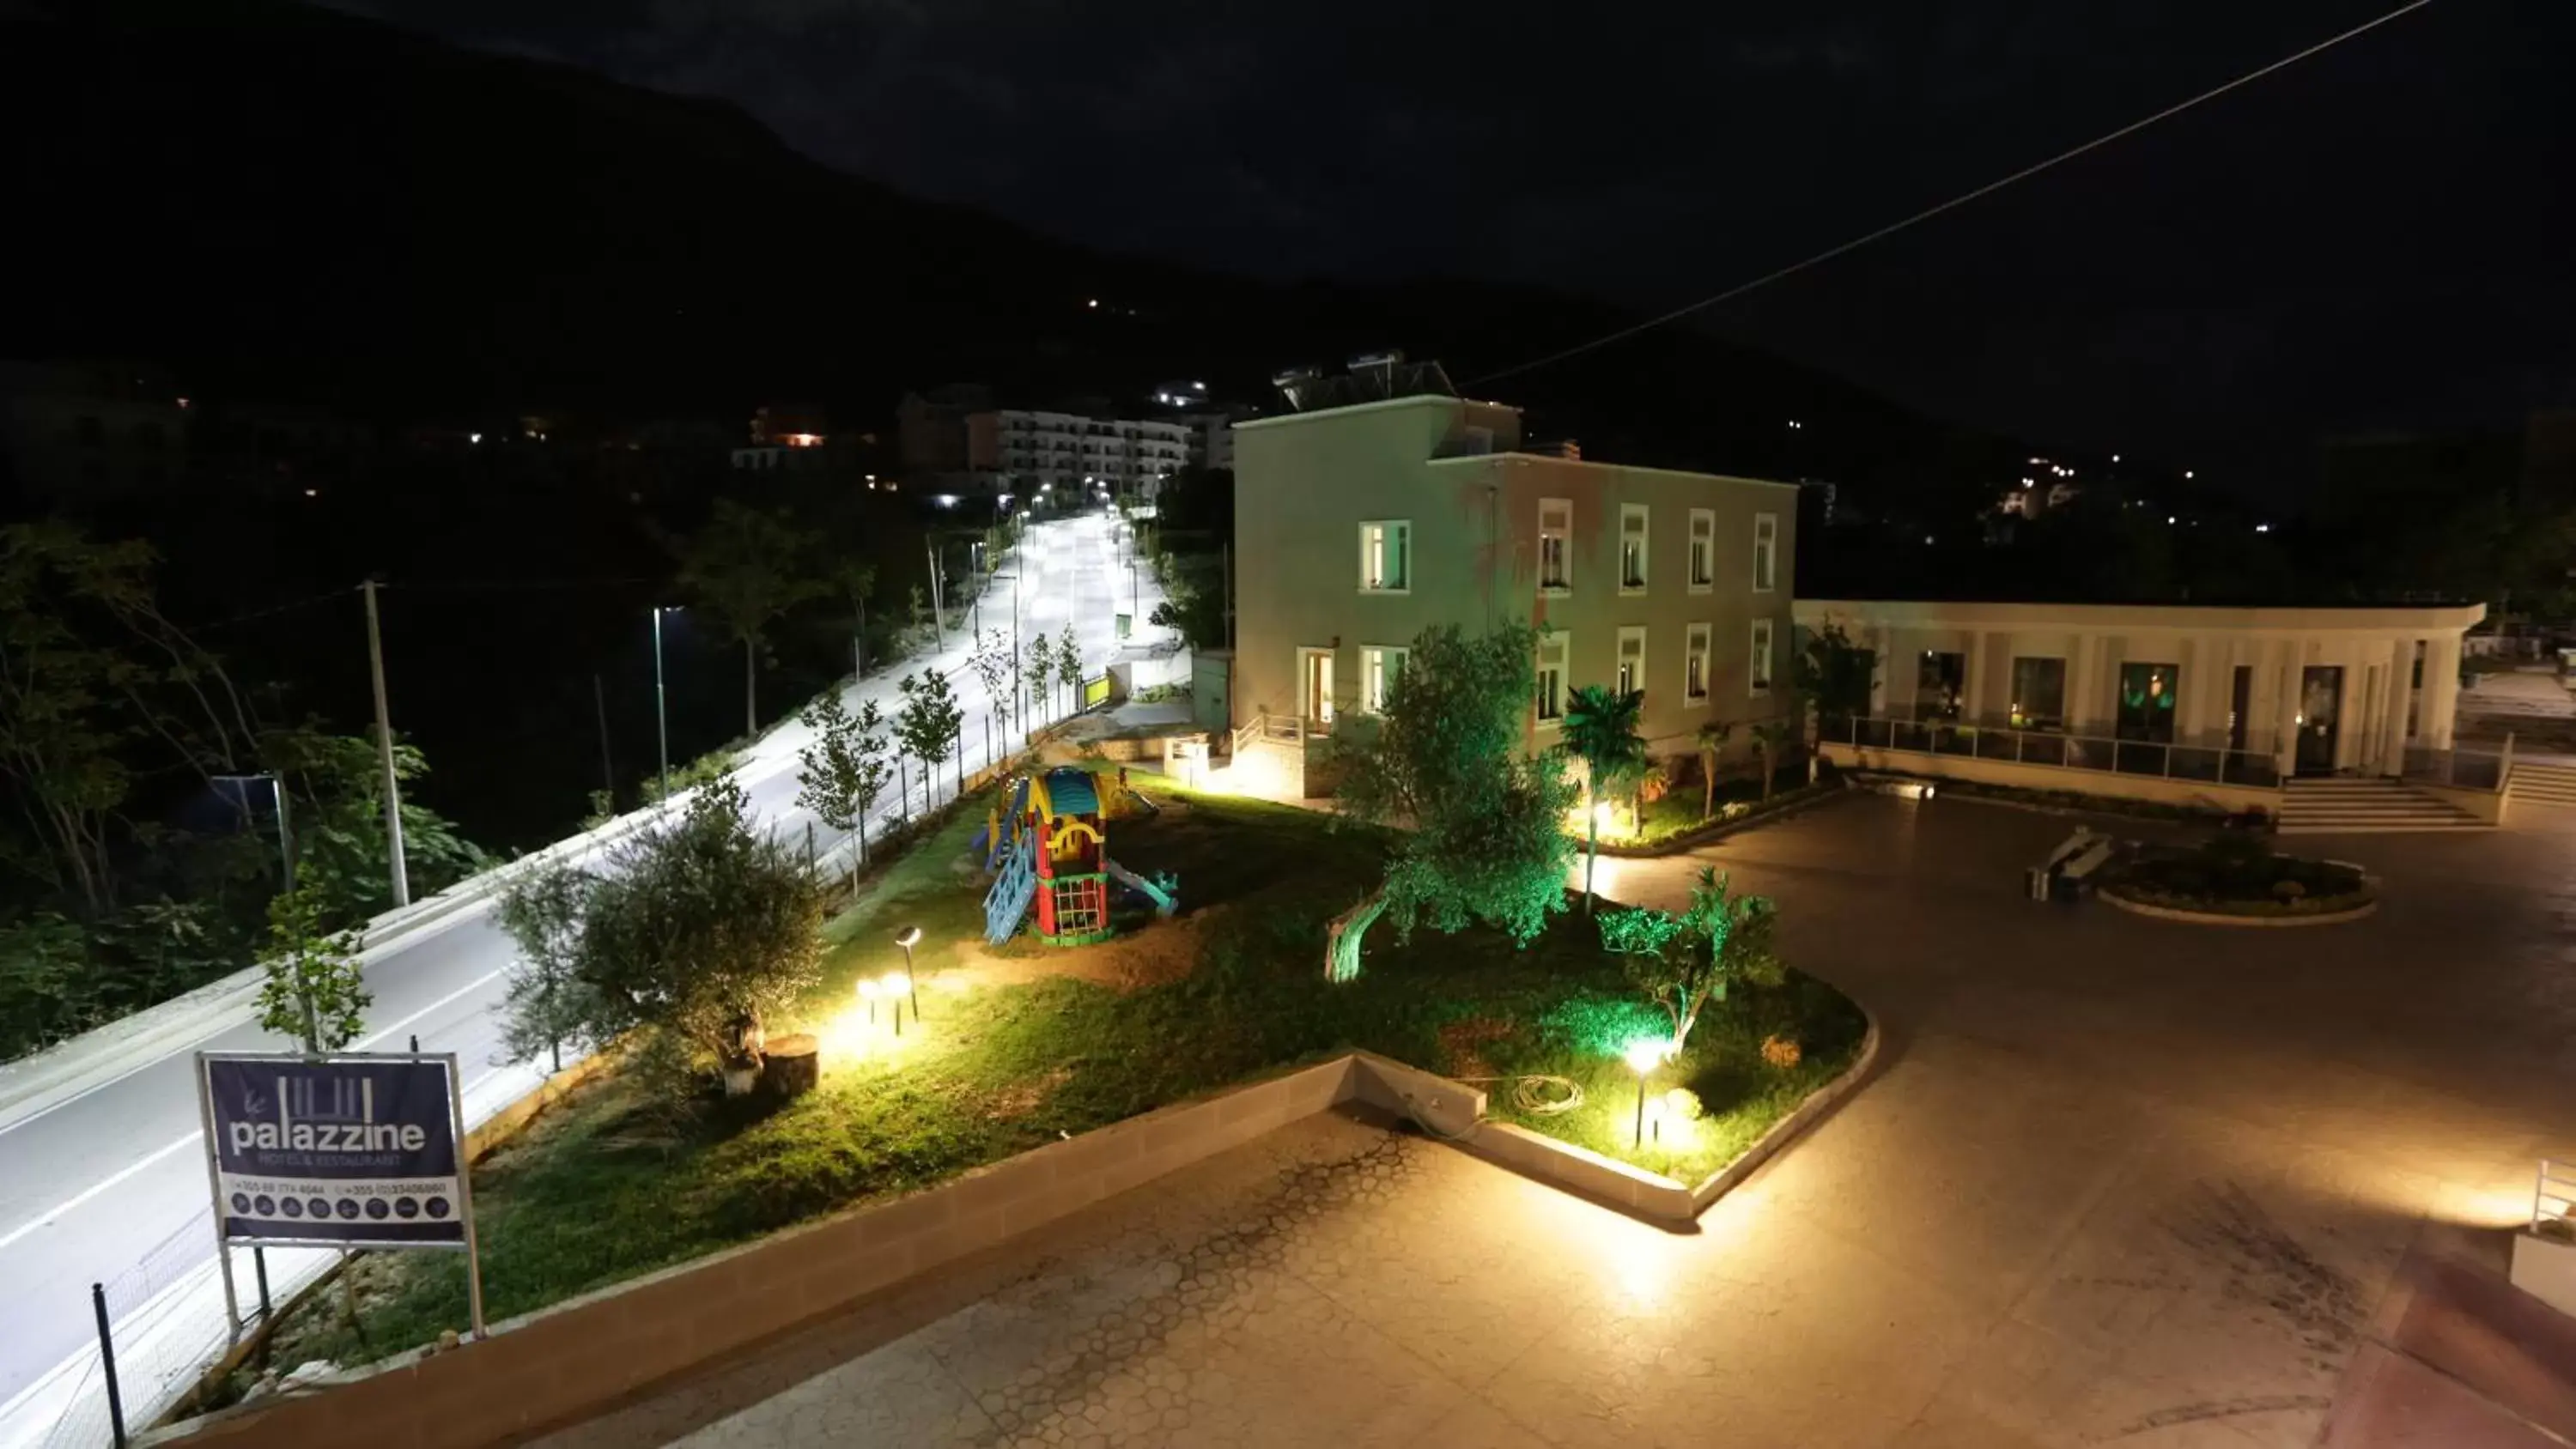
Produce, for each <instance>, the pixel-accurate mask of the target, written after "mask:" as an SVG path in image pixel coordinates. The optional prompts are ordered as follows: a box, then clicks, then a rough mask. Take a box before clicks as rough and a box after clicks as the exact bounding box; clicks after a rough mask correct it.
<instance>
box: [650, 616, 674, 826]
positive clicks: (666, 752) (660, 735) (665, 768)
mask: <svg viewBox="0 0 2576 1449" xmlns="http://www.w3.org/2000/svg"><path fill="white" fill-rule="evenodd" d="M653 733H654V736H655V737H656V738H657V739H659V740H660V741H661V744H662V798H663V799H664V800H669V799H670V798H671V710H670V696H669V695H667V694H666V693H664V692H663V689H662V606H661V605H659V604H655V605H654V606H653Z"/></svg>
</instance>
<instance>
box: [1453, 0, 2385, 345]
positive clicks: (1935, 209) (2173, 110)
mask: <svg viewBox="0 0 2576 1449" xmlns="http://www.w3.org/2000/svg"><path fill="white" fill-rule="evenodd" d="M2432 3H2433V0H2408V3H2406V4H2404V5H2400V6H2398V7H2397V8H2396V9H2394V10H2391V11H2389V12H2388V13H2387V14H2385V15H2382V16H2380V17H2378V18H2377V19H2374V20H2366V21H2364V22H2362V23H2361V24H2359V25H2356V26H2354V27H2353V28H2351V29H2350V30H2347V31H2344V32H2343V33H2342V34H2340V35H2333V36H2328V37H2327V38H2326V39H2324V40H2320V41H2318V42H2317V43H2316V44H2314V45H2311V46H2309V47H2307V48H2306V49H2304V50H2299V51H2294V52H2292V53H2291V54H2289V55H2285V56H2283V57H2281V58H2280V59H2279V60H2276V61H2273V62H2272V63H2271V64H2269V65H2266V66H2262V67H2260V68H2258V69H2255V70H2249V71H2247V72H2246V73H2245V74H2243V75H2240V76H2238V77H2237V78H2236V79H2234V80H2231V81H2229V82H2227V83H2226V84H2224V85H2219V86H2214V87H2212V88H2210V89H2208V90H2205V91H2202V92H2201V93H2200V94H2199V95H2196V96H2193V97H2192V98H2191V99H2189V100H2187V101H2180V102H2177V103H2175V104H2173V105H2170V106H2167V107H2165V108H2164V109H2163V110H2161V111H2158V112H2156V113H2155V114H2153V115H2151V116H2147V117H2145V118H2143V119H2140V120H2135V121H2131V122H2130V123H2129V124H2127V125H2125V126H2122V127H2121V128H2120V129H2118V130H2116V131H2110V132H2106V133H2104V134H2102V135H2099V136H2096V137H2094V138H2093V139H2092V140H2090V141H2087V142H2085V143H2084V144H2083V145H2081V146H2076V147H2073V148H2072V149H2069V150H2065V151H2060V152H2058V153H2057V154H2056V155H2054V156H2051V157H2049V158H2048V159H2047V160H2045V161H2041V162H2038V163H2036V164H2035V165H2030V166H2025V167H2023V168H2022V169H2020V170H2019V171H2016V172H2014V173H2012V174H2011V175H2009V176H2005V177H2002V178H2000V179H1998V180H1994V181H1989V182H1987V183H1986V184H1985V185H1983V186H1980V187H1978V188H1977V189H1976V190H1974V191H1969V192H1963V193H1961V194H1960V195H1957V196H1954V197H1951V198H1950V199H1949V200H1947V201H1945V202H1942V203H1941V204H1940V205H1938V206H1929V207H1925V208H1924V209H1923V210H1921V211H1918V212H1916V213H1914V214H1913V215H1912V216H1909V217H1907V218H1905V219H1904V220H1903V221H1898V222H1891V223H1889V224H1888V225H1886V226H1882V227H1880V228H1879V229H1878V230H1876V231H1873V232H1870V233H1868V234H1866V235H1863V236H1857V237H1854V238H1852V239H1851V240H1850V241H1847V242H1844V243H1843V244H1842V245H1840V246H1837V247H1832V248H1829V249H1827V250H1825V251H1821V252H1818V253H1816V254H1815V255H1814V256H1811V257H1809V258H1807V259H1806V260H1804V261H1800V262H1792V263H1790V264H1789V265H1788V266H1785V267H1782V268H1780V269H1779V270H1777V271H1774V272H1767V273H1765V274H1763V275H1762V276H1759V277H1756V278H1754V279H1753V280H1752V281H1749V282H1746V283H1744V284H1742V285H1740V286H1735V287H1729V288H1728V289H1726V290H1725V291H1723V292H1720V293H1718V294H1717V295H1716V296H1713V297H1703V298H1701V299H1700V300H1699V301H1696V302H1693V303H1691V304H1689V305H1688V306H1685V307H1676V308H1674V309H1673V310H1671V311H1669V312H1666V313H1664V314H1663V315H1661V316H1658V317H1650V318H1647V319H1646V320H1645V321H1643V322H1637V323H1632V324H1630V325H1629V326H1626V327H1622V328H1620V329H1619V330H1618V331H1616V332H1609V333H1604V334H1603V335H1601V336H1599V337H1596V338H1593V339H1592V340H1591V341H1589V342H1581V343H1577V344H1575V345H1574V346H1572V347H1569V348H1566V349H1565V350H1564V351H1562V352H1551V353H1549V354H1548V355H1547V356H1545V357H1542V358H1539V359H1537V360H1535V361H1532V362H1524V363H1521V364H1519V365H1517V366H1514V367H1506V368H1504V369H1503V370H1502V371H1500V372H1489V373H1486V374H1485V375H1484V376H1482V377H1475V378H1469V379H1468V380H1467V381H1466V382H1465V383H1463V384H1461V385H1462V386H1465V387H1476V386H1479V385H1481V384H1483V383H1488V382H1494V381H1497V380H1499V379H1501V378H1506V377H1512V376H1516V375H1517V374H1520V373H1524V372H1532V371H1535V370H1537V369H1539V368H1542V367H1546V366H1548V365H1550V364H1552V363H1558V362H1563V361H1564V360H1565V359H1567V358H1569V357H1576V356H1580V355H1581V354H1583V353H1586V352H1590V351H1592V350H1594V349H1595V348H1601V347H1607V346H1609V345H1610V344H1611V343H1613V342H1619V341H1624V340H1625V339H1627V338H1630V337H1634V336H1636V335H1637V334H1638V333H1640V332H1648V331H1652V330H1653V329H1655V328H1657V327H1661V326H1663V325H1664V324H1666V323H1668V322H1678V321H1680V320H1681V319H1682V318H1684V317H1687V316H1689V315H1691V314H1692V313H1694V312H1699V311H1705V310H1706V309H1708V308H1710V307H1714V306H1716V305H1717V304H1719V303H1720V302H1729V301H1733V300H1734V299H1735V298H1737V297H1741V296H1743V295H1744V294H1745V293H1747V292H1750V291H1753V290H1755V289H1756V288H1759V287H1767V286H1769V285H1770V284H1772V283H1773V282H1776V281H1779V280H1780V279H1781V278H1783V277H1790V276H1795V275H1797V274H1798V273H1800V272H1803V271H1805V270H1807V269H1808V268H1810V267H1814V266H1819V265H1822V264H1823V263H1826V262H1829V261H1832V260H1833V259H1834V258H1836V257H1839V256H1842V255H1843V254H1845V253H1847V252H1855V251H1858V250H1860V249H1861V248H1862V247H1865V246H1868V245H1869V244H1870V243H1871V242H1874V241H1879V240H1882V239H1884V238H1887V237H1891V236H1894V235H1896V234H1897V233H1898V232H1900V231H1903V230H1905V229H1906V228H1907V227H1910V226H1913V225H1915V224H1917V223H1919V222H1926V221H1930V220H1931V219H1932V218H1934V217H1936V216H1939V215H1941V214H1942V213H1943V212H1945V211H1952V210H1955V209H1957V208H1959V207H1962V206H1965V205H1967V204H1968V203H1969V202H1971V201H1975V200H1977V199H1978V198H1979V197H1983V196H1990V195H1992V194H1994V193H1995V192H1998V191H2001V190H2003V189H2004V188H2005V187H2007V186H2010V185H2012V184H2013V183H2015V182H2017V181H2026V180H2028V179H2030V178H2031V177H2033V176H2037V175H2038V174H2039V173H2041V172H2043V171H2046V170H2048V169H2049V168H2050V167H2052V166H2056V165H2058V164H2059V163H2061V162H2066V161H2072V160H2074V159H2075V158H2076V157H2078V156H2081V155H2083V154H2084V153H2085V152H2087V151H2092V150H2096V149H2098V148H2100V147H2103V146H2107V145H2109V144H2111V143H2112V142H2114V141H2117V140H2119V139H2120V138H2121V137H2123V136H2132V135H2135V134H2137V133H2138V132H2140V131H2143V130H2145V129H2146V128H2148V127H2149V126H2152V125H2154V124H2155V123H2157V122H2158V121H2162V120H2166V119H2168V118H2170V117H2173V116H2178V115H2181V114H2182V113H2183V112H2185V111H2188V110H2190V109H2191V108H2192V107H2194V106H2197V105H2199V104H2201V103H2202V102H2204V101H2212V100H2216V99H2217V98H2218V97H2220V96H2223V95H2225V94H2227V93H2228V92H2229V91H2232V90H2235V89H2236V88H2237V87H2239V86H2243V85H2248V84H2250V83H2252V82H2254V81H2258V80H2261V79H2262V78H2263V77H2265V76H2267V75H2270V74H2271V73H2273V72H2274V71H2277V70H2286V69H2288V68H2289V67H2291V66H2294V65H2297V64H2298V63H2299V62H2300V61H2303V60H2306V59H2307V58H2308V57H2310V56H2313V55H2317V54H2320V53H2322V52H2324V51H2328V50H2331V49H2333V48H2334V47H2336V46H2338V45H2341V44H2343V43H2344V42H2345V41H2347V40H2350V39H2352V38H2353V37H2354V36H2357V35H2364V34H2367V33H2369V32H2370V31H2373V30H2377V29H2378V28H2379V27H2381V26H2383V25H2386V24H2387V23H2388V22H2390V21H2392V20H2395V19H2397V18H2398V17H2400V16H2402V15H2406V14H2408V13H2409V12H2412V11H2416V10H2421V9H2423V8H2424V7H2425V6H2427V5H2430V4H2432Z"/></svg>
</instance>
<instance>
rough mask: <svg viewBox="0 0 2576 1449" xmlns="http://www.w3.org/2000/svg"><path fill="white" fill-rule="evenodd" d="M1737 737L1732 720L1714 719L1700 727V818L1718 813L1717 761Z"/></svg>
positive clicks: (1704, 818) (1703, 818)
mask: <svg viewBox="0 0 2576 1449" xmlns="http://www.w3.org/2000/svg"><path fill="white" fill-rule="evenodd" d="M1734 736H1735V724H1734V722H1733V721H1731V720H1722V719H1713V720H1709V721H1707V722H1706V723H1704V724H1702V725H1701V726H1700V727H1699V818H1700V819H1702V820H1706V819H1707V818H1708V817H1710V816H1712V815H1714V814H1716V813H1717V760H1718V757H1719V756H1720V755H1723V754H1724V753H1726V742H1727V741H1728V740H1730V739H1732V738H1734Z"/></svg>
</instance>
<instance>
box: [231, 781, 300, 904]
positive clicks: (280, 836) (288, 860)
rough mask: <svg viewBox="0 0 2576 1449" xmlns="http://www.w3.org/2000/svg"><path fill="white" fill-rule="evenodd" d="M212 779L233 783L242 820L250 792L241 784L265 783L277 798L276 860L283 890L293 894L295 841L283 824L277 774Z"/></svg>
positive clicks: (282, 794) (246, 814)
mask: <svg viewBox="0 0 2576 1449" xmlns="http://www.w3.org/2000/svg"><path fill="white" fill-rule="evenodd" d="M215 779H217V780H218V781H220V782H222V783H224V784H227V785H230V786H232V787H233V805H234V807H235V808H237V809H239V810H240V811H241V813H242V818H243V819H244V820H245V821H247V820H248V819H249V818H250V792H249V791H248V790H246V789H244V788H243V787H244V786H247V785H251V784H265V785H266V786H268V790H269V795H270V797H271V798H273V799H274V800H276V802H277V863H278V870H279V876H280V878H281V879H282V880H283V881H284V882H285V885H286V893H287V894H288V895H293V894H294V893H295V845H294V839H293V837H292V836H291V835H290V834H289V833H288V831H287V827H286V787H285V786H284V785H283V784H281V783H280V782H279V781H278V778H277V776H275V775H273V774H264V775H217V776H216V777H215Z"/></svg>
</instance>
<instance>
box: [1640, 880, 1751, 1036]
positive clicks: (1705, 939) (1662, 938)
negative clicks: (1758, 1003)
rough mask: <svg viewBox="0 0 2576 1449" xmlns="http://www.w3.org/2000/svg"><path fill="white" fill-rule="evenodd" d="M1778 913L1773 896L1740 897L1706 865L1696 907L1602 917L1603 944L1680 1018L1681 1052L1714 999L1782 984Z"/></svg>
mask: <svg viewBox="0 0 2576 1449" xmlns="http://www.w3.org/2000/svg"><path fill="white" fill-rule="evenodd" d="M1776 917H1777V913H1776V911H1775V910H1774V909H1773V907H1772V904H1771V900H1770V898H1769V897H1767V896H1738V895H1734V894H1732V893H1730V891H1729V890H1728V885H1727V879H1726V877H1724V876H1721V875H1719V874H1718V873H1717V871H1716V870H1715V868H1713V867H1709V866H1702V867H1701V868H1700V873H1699V880H1698V881H1697V882H1696V883H1695V884H1694V885H1693V886H1692V887H1691V900H1690V908H1689V909H1688V910H1686V911H1684V912H1683V913H1682V914H1680V915H1678V916H1675V915H1672V914H1669V913H1667V912H1664V911H1658V910H1652V909H1648V908H1645V907H1638V908H1633V909H1624V910H1613V911H1610V912H1608V913H1606V914H1604V915H1603V916H1602V917H1601V920H1600V925H1601V944H1602V947H1603V948H1604V949H1606V950H1608V951H1611V952H1613V953H1615V954H1617V955H1618V956H1619V957H1620V959H1621V962H1622V964H1623V965H1624V966H1625V968H1626V970H1627V975H1628V981H1629V983H1630V984H1631V985H1633V986H1634V987H1636V988H1637V990H1638V991H1640V992H1642V993H1644V994H1645V996H1646V998H1647V999H1648V1000H1650V1001H1652V1002H1654V1003H1655V1004H1656V1005H1657V1006H1660V1007H1662V1008H1663V1009H1664V1012H1665V1014H1666V1015H1667V1016H1669V1017H1671V1018H1672V1023H1673V1035H1672V1047H1671V1050H1672V1051H1673V1052H1676V1053H1678V1052H1680V1051H1681V1049H1682V1047H1683V1045H1684V1044H1685V1043H1686V1042H1688V1041H1689V1040H1690V1033H1691V1028H1692V1027H1693V1026H1696V1025H1698V1023H1699V1015H1700V1012H1701V1011H1702V1010H1703V1009H1705V1008H1706V1007H1707V1005H1708V1003H1709V1002H1711V1001H1713V1000H1714V1001H1724V1000H1725V999H1726V993H1727V989H1728V988H1729V987H1730V986H1732V985H1734V984H1735V983H1738V982H1744V983H1748V984H1752V985H1758V986H1777V985H1779V984H1780V982H1781V981H1782V979H1783V978H1784V976H1785V969H1784V968H1783V966H1782V965H1781V962H1780V958H1779V956H1778V954H1777V953H1776V952H1775V951H1774V950H1773V948H1772V924H1773V922H1774V920H1775V919H1776Z"/></svg>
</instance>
